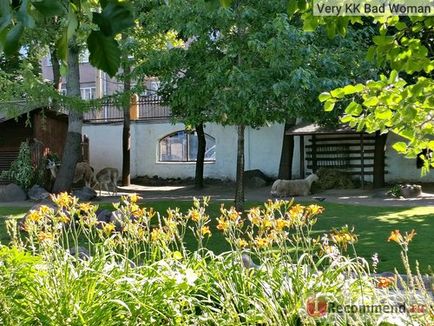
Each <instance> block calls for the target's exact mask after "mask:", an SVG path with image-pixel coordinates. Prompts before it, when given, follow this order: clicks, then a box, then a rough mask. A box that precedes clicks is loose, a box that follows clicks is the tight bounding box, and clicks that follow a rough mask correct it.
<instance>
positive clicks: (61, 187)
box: [53, 38, 83, 193]
mask: <svg viewBox="0 0 434 326" xmlns="http://www.w3.org/2000/svg"><path fill="white" fill-rule="evenodd" d="M78 55H79V47H78V45H77V44H76V42H75V38H74V39H72V40H71V42H70V44H69V45H68V75H67V84H66V91H67V94H68V96H70V97H80V71H79V61H78ZM82 126H83V112H80V111H79V110H78V109H77V108H69V116H68V134H67V135H66V142H65V147H64V150H63V156H62V165H61V166H60V170H59V173H58V174H57V178H56V181H55V183H54V186H53V192H54V193H58V192H63V191H69V190H70V189H71V186H72V182H73V179H74V172H75V165H76V164H77V162H78V160H79V158H80V155H81V129H82Z"/></svg>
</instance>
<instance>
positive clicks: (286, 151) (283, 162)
mask: <svg viewBox="0 0 434 326" xmlns="http://www.w3.org/2000/svg"><path fill="white" fill-rule="evenodd" d="M294 125H295V119H291V120H288V121H286V123H285V128H284V129H283V142H282V153H281V154H280V165H279V175H278V178H279V179H285V180H289V179H292V160H293V158H294V136H293V135H286V130H288V129H289V128H291V127H292V126H294Z"/></svg>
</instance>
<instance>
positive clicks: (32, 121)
mask: <svg viewBox="0 0 434 326" xmlns="http://www.w3.org/2000/svg"><path fill="white" fill-rule="evenodd" d="M67 131H68V116H67V115H66V114H58V113H57V112H53V111H50V110H42V109H35V110H32V111H29V112H26V113H23V114H21V115H20V116H18V117H16V118H10V117H6V116H5V115H3V114H2V113H0V173H1V171H3V170H8V169H9V167H10V165H11V163H12V162H13V161H14V160H15V159H16V157H17V155H18V151H19V148H20V144H21V143H22V142H25V141H28V142H29V143H30V148H31V150H32V160H33V162H34V163H35V165H38V162H40V161H41V159H42V157H43V156H44V155H46V154H47V153H49V152H51V153H55V154H56V155H58V156H59V158H60V157H61V156H62V153H63V147H64V145H65V138H66V133H67Z"/></svg>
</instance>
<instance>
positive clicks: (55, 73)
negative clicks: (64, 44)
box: [51, 45, 62, 92]
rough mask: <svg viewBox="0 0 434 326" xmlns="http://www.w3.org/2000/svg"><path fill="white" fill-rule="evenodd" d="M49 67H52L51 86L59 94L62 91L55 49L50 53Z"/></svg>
mask: <svg viewBox="0 0 434 326" xmlns="http://www.w3.org/2000/svg"><path fill="white" fill-rule="evenodd" d="M53 46H54V45H53ZM51 66H52V67H53V86H54V88H55V89H56V90H57V91H58V92H60V90H61V89H62V81H61V79H60V64H59V58H58V57H57V50H56V49H55V48H54V49H53V50H52V51H51Z"/></svg>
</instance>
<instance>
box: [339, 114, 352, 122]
mask: <svg viewBox="0 0 434 326" xmlns="http://www.w3.org/2000/svg"><path fill="white" fill-rule="evenodd" d="M353 120H354V117H352V116H351V115H344V116H343V117H342V118H341V122H342V123H349V122H351V121H353Z"/></svg>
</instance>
